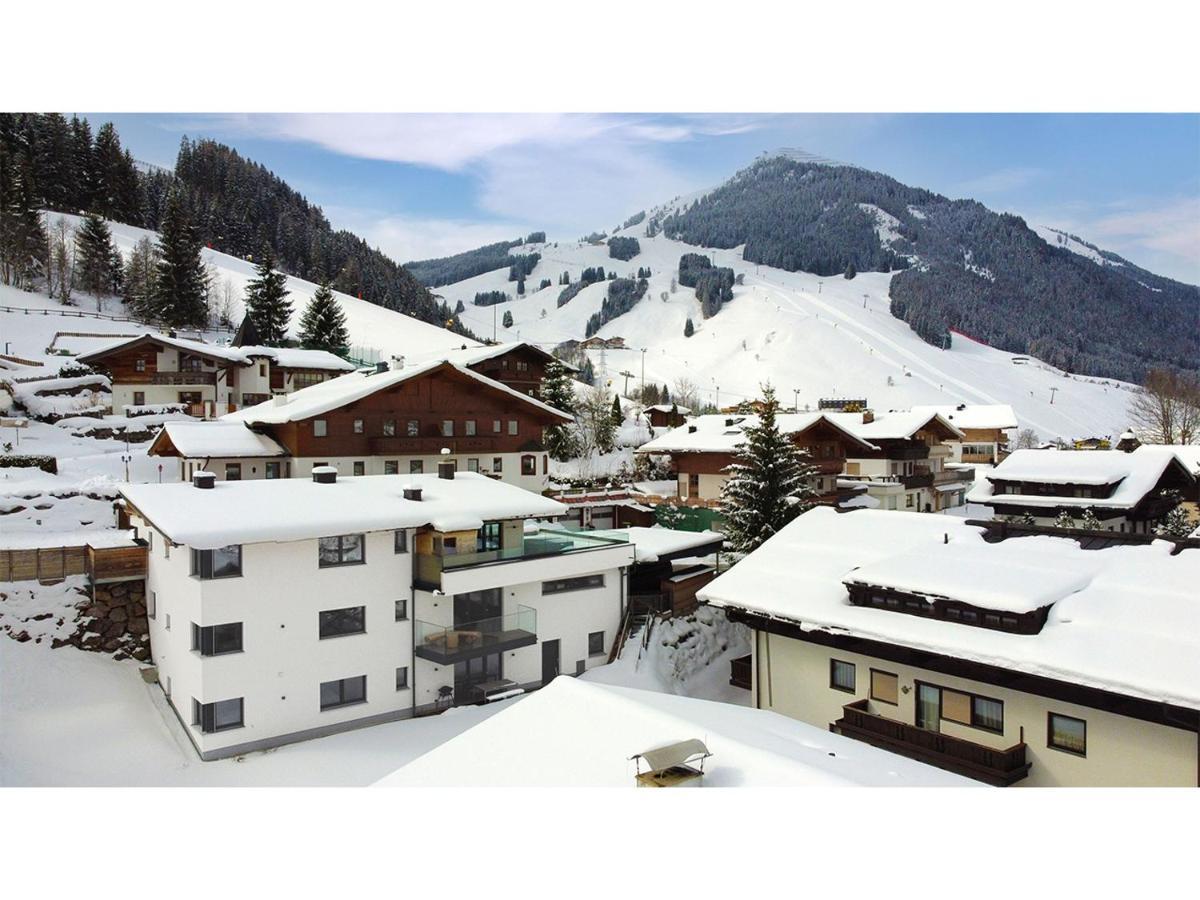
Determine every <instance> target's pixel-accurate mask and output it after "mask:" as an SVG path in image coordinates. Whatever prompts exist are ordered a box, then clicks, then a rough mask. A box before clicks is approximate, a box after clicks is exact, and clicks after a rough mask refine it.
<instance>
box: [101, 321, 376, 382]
mask: <svg viewBox="0 0 1200 900" xmlns="http://www.w3.org/2000/svg"><path fill="white" fill-rule="evenodd" d="M144 340H152V341H156V342H157V343H160V344H163V345H164V346H167V347H173V348H175V349H176V350H182V351H183V352H185V353H195V354H200V355H203V356H210V357H213V358H214V359H221V360H225V361H227V362H231V363H237V364H239V365H250V363H251V361H252V360H253V359H255V358H258V357H267V358H269V359H271V360H272V361H273V362H275V364H276V365H279V366H283V367H284V368H289V369H326V370H330V371H334V372H352V371H353V370H354V369H355V365H354V363H350V362H347V361H346V360H344V359H342V358H341V357H340V356H334V355H333V354H332V353H329V352H327V351H325V350H302V349H299V348H296V347H259V346H247V347H222V346H220V345H218V344H206V343H204V342H203V341H193V340H188V339H187V338H178V337H170V336H169V335H165V334H162V333H160V332H157V331H147V332H145V333H144V334H139V335H137V336H136V337H132V338H124V339H122V340H119V341H112V342H109V343H106V344H103V345H102V346H100V347H98V348H97V349H95V350H92V351H91V352H90V353H85V354H82V355H80V357H79V359H80V361H83V362H86V361H88V360H89V359H96V358H99V357H102V356H107V355H109V354H110V353H112V352H113V351H114V350H120V349H122V348H123V347H125V346H127V345H129V344H134V343H137V342H138V341H144Z"/></svg>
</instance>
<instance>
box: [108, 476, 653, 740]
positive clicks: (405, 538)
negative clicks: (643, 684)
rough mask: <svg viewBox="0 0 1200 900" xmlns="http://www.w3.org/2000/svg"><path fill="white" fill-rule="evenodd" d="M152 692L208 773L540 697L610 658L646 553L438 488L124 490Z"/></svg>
mask: <svg viewBox="0 0 1200 900" xmlns="http://www.w3.org/2000/svg"><path fill="white" fill-rule="evenodd" d="M122 495H123V503H124V508H123V510H122V519H123V520H124V522H123V523H122V524H127V525H128V527H132V528H134V529H136V531H137V535H138V537H139V538H140V539H142V540H144V541H145V542H146V544H147V545H148V557H149V560H148V574H147V584H146V597H147V614H148V618H149V625H150V643H151V651H152V654H153V661H154V664H155V665H156V666H157V669H158V680H159V683H160V684H161V685H162V688H163V690H164V692H165V693H166V696H167V698H168V700H169V703H170V705H171V707H172V709H174V710H175V712H176V713H177V715H178V716H179V718H180V720H181V722H182V723H183V725H184V726H185V730H186V732H187V734H188V736H189V737H190V738H191V740H192V742H193V743H194V744H195V747H196V750H197V752H198V753H199V754H200V756H201V757H202V758H203V759H213V758H217V757H223V756H230V755H235V754H238V753H242V752H246V751H249V750H255V749H262V748H265V747H271V746H275V745H277V744H282V743H287V742H291V741H297V740H302V739H305V738H309V737H317V736H320V735H325V734H330V733H333V732H337V731H342V730H345V729H348V728H356V727H360V726H364V725H370V724H374V723H377V722H384V721H390V720H393V719H400V718H405V717H408V716H413V715H420V714H422V713H425V712H433V711H437V710H440V709H443V708H445V707H448V706H450V705H453V704H463V703H474V702H479V701H480V700H485V699H491V698H495V697H497V696H508V695H511V694H512V693H514V692H520V691H523V690H528V689H531V688H536V687H538V686H540V685H542V684H544V683H546V682H548V681H550V680H551V679H553V678H554V677H555V676H557V675H558V674H560V673H561V672H566V673H570V674H577V673H580V672H583V671H585V670H586V669H587V668H588V667H590V666H593V665H597V664H602V663H604V662H606V661H607V655H608V652H609V650H610V648H611V645H612V643H613V641H614V640H615V639H616V635H617V630H618V627H619V623H620V621H621V616H622V614H623V606H624V603H625V577H624V575H625V571H626V569H627V568H628V567H629V566H630V565H631V564H632V563H633V560H634V554H635V550H634V547H633V545H632V544H630V543H629V542H628V541H627V540H624V539H622V538H621V537H620V536H617V535H608V536H605V537H592V536H588V535H586V534H580V533H574V532H568V531H564V530H562V529H555V528H538V527H537V526H536V525H535V524H534V523H533V522H532V521H531V520H532V519H535V518H537V519H544V518H553V517H557V516H561V515H562V514H563V513H564V512H565V507H564V506H563V505H562V504H561V503H558V502H556V501H554V500H550V499H548V498H546V497H542V496H540V495H538V494H534V493H531V492H529V491H526V490H523V489H521V488H518V487H514V486H513V485H509V484H505V483H504V482H501V481H497V480H494V479H490V478H487V477H485V476H483V475H478V474H475V473H462V472H459V473H456V472H455V471H454V468H453V466H452V464H450V463H443V464H441V465H440V466H439V471H438V474H436V475H391V476H368V477H359V478H354V477H348V478H347V477H338V474H337V472H336V470H335V469H333V468H332V467H328V466H326V467H319V468H318V469H316V470H315V471H314V472H313V473H312V479H311V480H309V479H298V478H295V479H272V480H266V479H260V480H256V481H241V482H217V481H216V479H215V478H214V477H213V476H212V475H211V473H205V472H197V473H195V474H194V476H193V482H192V483H187V482H183V483H176V484H131V485H126V486H125V487H123V488H122Z"/></svg>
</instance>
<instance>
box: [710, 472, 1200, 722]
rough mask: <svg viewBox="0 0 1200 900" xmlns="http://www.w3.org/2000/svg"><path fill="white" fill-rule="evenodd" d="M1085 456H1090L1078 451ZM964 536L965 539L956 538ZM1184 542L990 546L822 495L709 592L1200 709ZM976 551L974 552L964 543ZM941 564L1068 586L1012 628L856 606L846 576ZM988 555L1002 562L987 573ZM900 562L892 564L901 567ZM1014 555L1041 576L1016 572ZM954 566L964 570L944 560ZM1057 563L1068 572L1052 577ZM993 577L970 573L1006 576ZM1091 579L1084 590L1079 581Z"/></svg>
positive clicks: (945, 526) (939, 579)
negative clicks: (1025, 625) (983, 564)
mask: <svg viewBox="0 0 1200 900" xmlns="http://www.w3.org/2000/svg"><path fill="white" fill-rule="evenodd" d="M1077 455H1084V454H1077ZM951 548H953V549H951ZM1172 549H1173V545H1172V544H1170V543H1168V542H1165V541H1155V542H1153V543H1151V544H1147V545H1119V546H1114V547H1108V548H1106V549H1102V550H1084V549H1082V548H1081V547H1080V546H1079V544H1078V543H1077V542H1076V541H1073V540H1071V539H1069V538H1059V537H1051V536H1044V535H1039V536H1034V537H1021V538H1010V539H1008V540H1005V541H1001V542H999V543H993V544H989V543H987V542H985V541H984V540H983V537H982V529H981V528H979V527H978V526H973V525H968V524H966V522H965V521H964V520H962V519H957V518H953V517H948V516H930V515H925V514H921V513H906V512H898V511H894V510H856V511H854V512H850V513H838V512H836V511H834V510H832V509H828V508H824V507H817V508H815V509H812V510H810V511H808V512H806V513H804V514H803V515H801V516H799V517H798V518H796V519H795V520H794V521H793V522H792V523H790V524H789V525H788V526H787V527H785V528H784V529H783V530H782V531H780V532H779V533H778V534H777V535H775V536H774V537H772V538H771V539H770V540H768V541H767V542H766V543H764V544H763V545H762V546H761V547H760V548H759V549H758V550H756V551H755V552H754V553H752V554H750V555H749V556H748V557H746V558H745V559H743V560H742V561H741V562H739V563H738V564H737V565H736V566H734V567H733V568H731V569H730V570H729V571H727V572H725V573H724V574H722V575H720V576H719V577H718V578H716V579H715V580H713V581H712V582H711V583H709V584H708V585H706V586H705V587H704V588H702V589H701V590H700V592H699V596H700V599H701V600H702V601H704V602H707V603H710V604H713V605H715V606H724V607H735V608H741V609H747V610H752V611H755V612H758V613H761V614H763V615H766V616H768V617H771V618H778V619H783V620H787V621H789V622H795V623H799V625H800V627H801V628H802V629H803V630H805V631H814V630H819V631H827V632H832V633H836V634H842V635H849V636H853V637H860V638H865V639H869V640H874V641H881V642H886V643H891V644H897V645H901V646H905V647H910V648H913V649H916V650H923V651H928V652H931V653H938V654H942V655H946V656H952V657H957V658H959V659H966V660H971V661H974V662H979V663H984V664H988V665H993V666H999V667H1001V668H1005V669H1011V670H1015V671H1019V672H1026V673H1030V674H1034V675H1040V676H1044V677H1047V678H1055V679H1059V680H1062V681H1068V682H1072V683H1076V684H1082V685H1087V686H1090V687H1095V688H1100V689H1103V690H1109V691H1113V692H1115V693H1119V694H1125V695H1127V696H1132V697H1139V698H1143V699H1147V700H1152V701H1161V702H1166V703H1173V704H1176V705H1180V706H1187V707H1191V708H1197V709H1200V603H1198V602H1197V601H1196V585H1197V584H1200V551H1196V550H1184V551H1182V552H1180V553H1177V554H1175V555H1174V556H1173V555H1171V551H1172ZM964 550H965V551H966V552H965V553H964V552H963V551H964ZM917 553H923V554H925V556H926V558H927V559H928V560H929V562H928V571H927V573H926V574H927V576H928V578H927V580H926V581H925V582H924V583H925V584H926V585H927V586H928V587H930V588H932V589H934V590H936V589H938V588H942V589H950V588H953V589H954V590H955V591H959V590H967V591H971V592H973V593H972V596H974V597H976V598H979V597H980V596H981V595H982V594H983V593H986V592H987V591H988V590H992V589H994V591H995V593H996V595H997V596H996V599H995V600H993V601H992V602H1003V603H1005V604H1009V606H1010V608H1015V607H1016V606H1017V605H1018V604H1021V605H1024V606H1026V607H1036V605H1038V604H1040V603H1042V602H1043V601H1044V600H1045V599H1046V598H1047V597H1049V596H1052V595H1054V594H1057V593H1061V592H1064V591H1066V593H1065V595H1064V596H1062V597H1061V599H1058V600H1056V602H1054V604H1053V606H1052V607H1051V609H1050V613H1049V616H1048V618H1047V621H1046V624H1045V625H1044V626H1043V627H1042V630H1041V631H1040V632H1039V633H1037V634H1012V633H1008V632H1003V631H996V630H992V629H987V628H979V627H973V626H970V625H964V624H960V623H957V622H953V621H946V620H941V619H934V618H925V617H923V616H914V615H906V614H903V613H899V612H894V611H891V610H887V609H879V608H873V607H869V606H853V605H851V604H850V601H849V594H848V591H847V588H846V585H845V584H844V582H845V581H846V580H848V579H852V578H854V577H855V576H856V575H857V574H858V573H857V572H855V569H858V570H859V571H863V570H866V571H867V572H868V574H869V572H870V569H868V567H869V566H879V567H880V577H883V576H884V575H887V574H891V575H892V577H893V578H895V579H896V580H900V579H901V578H903V580H904V583H905V586H906V587H908V588H910V589H911V588H913V587H916V588H918V589H919V587H920V584H921V583H922V582H921V581H920V580H919V579H918V577H917V574H916V573H911V572H908V571H906V570H905V569H904V566H905V559H906V558H908V557H909V555H910V554H917ZM980 557H984V558H987V557H990V558H992V559H993V560H995V562H994V563H993V564H992V565H990V566H989V568H988V569H987V572H986V575H985V576H983V577H979V576H978V575H977V573H978V572H979V570H978V568H977V565H978V560H979V559H980ZM889 566H890V567H891V572H890V573H889ZM1005 566H1013V567H1016V566H1026V567H1032V568H1033V569H1035V570H1036V572H1037V573H1041V574H1040V575H1038V576H1037V577H1036V578H1035V577H1033V575H1032V574H1031V575H1030V577H1028V578H1024V577H1011V578H1009V577H1007V576H1001V575H999V574H998V572H999V571H1000V570H1001V569H1002V568H1003V567H1005ZM942 568H948V569H951V570H953V571H949V572H939V571H938V570H939V569H942ZM1050 572H1054V573H1057V574H1055V575H1054V576H1053V577H1054V579H1055V580H1054V582H1053V583H1052V584H1049V586H1048V585H1047V583H1045V582H1043V581H1042V580H1041V579H1042V578H1043V577H1044V576H1046V575H1047V574H1048V573H1050ZM1001 577H1003V579H1004V580H1003V581H1002V582H998V583H997V584H996V585H994V586H992V587H989V586H987V585H980V586H978V587H973V586H972V585H971V584H970V582H971V580H972V579H973V578H978V580H979V581H980V582H983V581H985V580H987V579H992V578H997V579H999V578H1001ZM1076 585H1078V589H1073V588H1075V587H1076Z"/></svg>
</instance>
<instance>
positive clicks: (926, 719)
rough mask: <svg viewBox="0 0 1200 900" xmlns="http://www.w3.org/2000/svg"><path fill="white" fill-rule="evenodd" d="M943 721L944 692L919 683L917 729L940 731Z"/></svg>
mask: <svg viewBox="0 0 1200 900" xmlns="http://www.w3.org/2000/svg"><path fill="white" fill-rule="evenodd" d="M941 720H942V690H941V688H936V687H934V686H933V685H931V684H921V682H919V681H918V682H917V727H918V728H924V729H925V730H926V731H939V730H940V724H941Z"/></svg>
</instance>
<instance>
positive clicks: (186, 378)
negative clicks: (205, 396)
mask: <svg viewBox="0 0 1200 900" xmlns="http://www.w3.org/2000/svg"><path fill="white" fill-rule="evenodd" d="M128 382H129V383H130V384H177V385H191V384H208V385H212V384H216V383H217V375H216V373H215V372H195V371H191V372H150V373H148V374H146V375H143V376H136V375H135V376H133V377H131V378H129V379H128Z"/></svg>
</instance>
